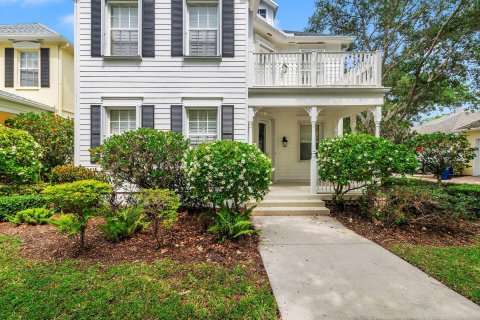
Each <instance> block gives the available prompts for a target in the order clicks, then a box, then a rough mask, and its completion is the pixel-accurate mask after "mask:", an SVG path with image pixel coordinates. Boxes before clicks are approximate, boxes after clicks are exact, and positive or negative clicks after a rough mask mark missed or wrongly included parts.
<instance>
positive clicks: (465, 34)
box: [307, 0, 480, 138]
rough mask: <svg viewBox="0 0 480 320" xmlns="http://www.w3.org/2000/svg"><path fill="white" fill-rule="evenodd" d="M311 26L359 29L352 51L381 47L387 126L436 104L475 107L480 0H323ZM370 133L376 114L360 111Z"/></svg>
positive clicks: (394, 128)
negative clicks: (373, 116)
mask: <svg viewBox="0 0 480 320" xmlns="http://www.w3.org/2000/svg"><path fill="white" fill-rule="evenodd" d="M315 5H316V11H315V13H314V14H313V15H312V17H311V18H310V21H309V24H310V26H309V27H308V28H307V29H308V31H312V32H320V33H325V32H331V33H335V34H342V35H351V36H355V37H356V40H355V41H354V43H353V45H352V48H351V49H352V50H365V51H380V52H381V53H382V83H383V85H384V86H386V87H391V88H392V89H391V91H390V93H389V94H388V95H387V96H386V101H385V105H384V112H383V113H384V114H383V116H384V122H383V124H382V126H383V128H382V132H383V133H384V135H385V136H386V137H389V138H391V137H395V136H398V135H402V134H403V133H405V130H399V129H402V128H405V126H404V125H402V123H407V124H408V125H411V123H412V122H413V121H417V120H419V117H420V115H421V114H425V113H428V112H431V111H434V110H436V109H437V108H454V107H459V106H464V105H468V106H472V107H477V106H478V103H479V90H478V89H479V85H480V81H479V80H480V69H479V63H478V62H479V57H480V46H479V39H480V32H479V31H480V28H479V24H478V17H479V16H480V6H479V5H478V2H476V1H475V0H461V1H455V0H317V1H316V3H315ZM359 119H360V123H359V124H360V125H363V131H364V132H372V131H373V130H374V129H373V128H374V126H373V119H372V115H371V114H370V113H368V112H365V113H362V114H360V115H359Z"/></svg>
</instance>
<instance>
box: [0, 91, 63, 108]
mask: <svg viewBox="0 0 480 320" xmlns="http://www.w3.org/2000/svg"><path fill="white" fill-rule="evenodd" d="M1 98H3V99H7V100H10V101H15V102H18V103H21V104H26V105H30V106H34V107H37V108H40V109H44V110H46V111H55V108H54V107H50V106H48V105H46V104H43V103H40V102H37V101H34V100H30V99H27V98H24V97H21V96H17V95H16V94H13V93H10V92H6V91H3V90H0V99H1Z"/></svg>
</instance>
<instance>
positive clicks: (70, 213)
mask: <svg viewBox="0 0 480 320" xmlns="http://www.w3.org/2000/svg"><path fill="white" fill-rule="evenodd" d="M111 193H112V187H110V185H109V184H108V183H105V182H100V181H96V180H83V181H76V182H71V183H65V184H60V185H56V186H50V187H47V188H46V189H45V190H44V191H43V194H44V196H45V199H46V201H47V202H48V203H53V204H55V206H56V207H57V208H58V209H59V210H61V211H62V215H61V216H60V217H57V218H56V219H51V220H50V222H51V224H52V225H54V226H55V227H57V228H58V229H59V231H60V232H61V233H64V234H67V235H68V236H71V235H74V234H77V233H78V234H79V241H80V246H81V247H84V246H85V230H86V228H87V222H88V220H89V219H90V218H92V217H93V216H95V215H96V214H98V212H99V208H102V207H103V206H104V205H105V197H106V196H107V195H109V194H111Z"/></svg>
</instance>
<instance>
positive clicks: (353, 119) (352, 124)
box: [350, 114, 357, 133]
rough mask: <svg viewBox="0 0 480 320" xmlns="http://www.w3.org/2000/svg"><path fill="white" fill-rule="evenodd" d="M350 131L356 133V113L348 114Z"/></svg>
mask: <svg viewBox="0 0 480 320" xmlns="http://www.w3.org/2000/svg"><path fill="white" fill-rule="evenodd" d="M350 131H351V132H352V133H357V115H356V114H354V115H351V116H350Z"/></svg>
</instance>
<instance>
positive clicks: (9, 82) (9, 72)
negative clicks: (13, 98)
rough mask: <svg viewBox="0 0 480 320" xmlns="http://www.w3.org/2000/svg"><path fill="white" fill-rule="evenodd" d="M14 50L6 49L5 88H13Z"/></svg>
mask: <svg viewBox="0 0 480 320" xmlns="http://www.w3.org/2000/svg"><path fill="white" fill-rule="evenodd" d="M13 52H14V51H13V48H5V88H13V73H14V72H13Z"/></svg>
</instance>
